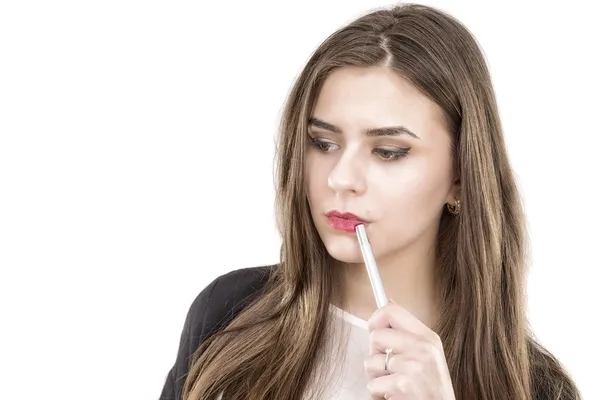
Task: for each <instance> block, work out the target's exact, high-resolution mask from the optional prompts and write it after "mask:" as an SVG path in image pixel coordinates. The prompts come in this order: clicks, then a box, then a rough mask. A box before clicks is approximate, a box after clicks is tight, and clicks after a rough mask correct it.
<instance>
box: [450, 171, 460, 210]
mask: <svg viewBox="0 0 600 400" xmlns="http://www.w3.org/2000/svg"><path fill="white" fill-rule="evenodd" d="M461 194H462V193H461V184H460V177H458V178H456V179H454V182H453V183H452V187H451V188H450V191H449V192H448V197H447V198H446V203H449V204H452V205H454V204H456V200H460V196H461Z"/></svg>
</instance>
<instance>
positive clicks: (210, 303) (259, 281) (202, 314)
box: [188, 264, 278, 335]
mask: <svg viewBox="0 0 600 400" xmlns="http://www.w3.org/2000/svg"><path fill="white" fill-rule="evenodd" d="M277 266H278V265H277V264H276V265H269V266H260V267H250V268H241V269H237V270H234V271H231V272H228V273H226V274H223V275H221V276H219V277H217V278H216V279H215V280H213V281H212V282H211V283H210V284H209V285H208V286H206V287H205V288H204V289H203V290H202V291H201V292H200V294H198V296H197V297H196V299H195V300H194V301H193V302H192V304H191V306H190V309H189V311H188V318H189V319H190V328H192V333H199V334H201V335H202V334H203V335H206V334H208V333H209V331H210V330H212V327H214V326H216V325H223V324H226V323H227V322H229V321H228V320H231V319H232V317H233V316H234V315H235V314H237V313H238V312H239V311H240V310H241V309H242V308H244V307H245V306H246V305H248V304H249V303H250V302H251V301H252V300H253V299H255V298H256V296H258V295H259V294H260V292H261V290H262V289H263V288H264V286H265V284H266V283H267V282H268V280H269V278H270V276H271V275H272V273H273V271H274V270H275V268H277ZM226 317H231V318H226ZM194 331H195V332H194Z"/></svg>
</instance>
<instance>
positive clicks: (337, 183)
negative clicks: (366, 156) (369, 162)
mask: <svg viewBox="0 0 600 400" xmlns="http://www.w3.org/2000/svg"><path fill="white" fill-rule="evenodd" d="M365 172H366V166H365V165H363V164H362V163H361V160H360V159H359V157H358V155H357V154H352V153H349V152H346V153H344V154H343V155H342V156H341V157H340V158H339V159H338V162H337V163H336V164H335V167H334V168H333V170H332V171H331V173H330V174H329V177H328V178H327V184H328V186H329V188H330V189H332V190H333V191H334V192H335V193H336V194H352V195H360V194H362V193H364V192H365V190H366V186H367V185H366V179H365Z"/></svg>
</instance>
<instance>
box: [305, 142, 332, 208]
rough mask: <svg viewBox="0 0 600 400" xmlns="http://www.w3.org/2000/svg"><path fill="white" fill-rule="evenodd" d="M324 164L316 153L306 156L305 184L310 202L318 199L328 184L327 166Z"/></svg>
mask: <svg viewBox="0 0 600 400" xmlns="http://www.w3.org/2000/svg"><path fill="white" fill-rule="evenodd" d="M322 164H323V163H322V162H319V160H318V158H317V157H315V155H314V154H309V155H307V156H306V158H305V162H304V185H305V189H306V193H307V195H308V201H309V202H310V203H313V202H316V201H318V199H319V197H320V196H323V192H324V188H325V187H326V186H327V171H326V170H325V168H326V166H325V165H322Z"/></svg>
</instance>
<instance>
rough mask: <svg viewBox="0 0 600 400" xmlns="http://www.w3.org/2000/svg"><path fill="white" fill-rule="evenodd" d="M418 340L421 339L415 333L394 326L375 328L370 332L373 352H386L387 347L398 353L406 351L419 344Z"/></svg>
mask: <svg viewBox="0 0 600 400" xmlns="http://www.w3.org/2000/svg"><path fill="white" fill-rule="evenodd" d="M418 341H421V339H420V338H419V337H417V336H415V335H414V334H411V333H406V332H402V331H400V330H397V329H392V328H384V329H375V330H373V331H371V333H370V334H369V344H370V350H371V354H376V353H385V352H386V350H387V349H392V351H393V352H394V353H396V354H400V353H404V352H406V351H407V350H408V349H410V348H412V347H414V346H416V345H418V343H417V342H418Z"/></svg>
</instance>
